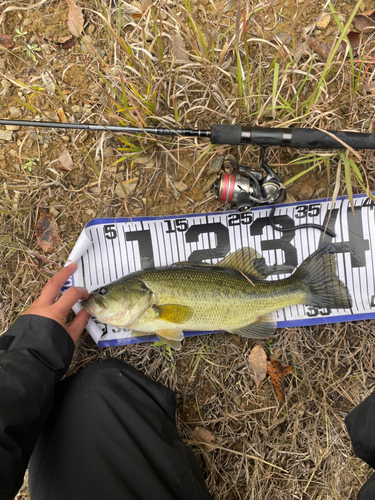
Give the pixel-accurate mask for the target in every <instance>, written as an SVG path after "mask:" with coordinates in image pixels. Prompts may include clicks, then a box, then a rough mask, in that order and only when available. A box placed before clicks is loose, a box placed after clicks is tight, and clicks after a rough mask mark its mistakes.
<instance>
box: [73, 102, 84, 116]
mask: <svg viewBox="0 0 375 500" xmlns="http://www.w3.org/2000/svg"><path fill="white" fill-rule="evenodd" d="M72 111H73V113H77V114H80V113H82V108H81V106H78V105H77V104H75V105H74V106H72Z"/></svg>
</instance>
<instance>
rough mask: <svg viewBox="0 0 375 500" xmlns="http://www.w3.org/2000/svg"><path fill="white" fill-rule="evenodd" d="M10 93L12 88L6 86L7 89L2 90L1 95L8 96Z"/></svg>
mask: <svg viewBox="0 0 375 500" xmlns="http://www.w3.org/2000/svg"><path fill="white" fill-rule="evenodd" d="M9 94H10V89H9V88H8V87H6V88H5V89H3V90H2V91H1V92H0V95H1V96H2V97H7V96H8V95H9Z"/></svg>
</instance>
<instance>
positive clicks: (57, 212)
mask: <svg viewBox="0 0 375 500" xmlns="http://www.w3.org/2000/svg"><path fill="white" fill-rule="evenodd" d="M49 213H50V214H51V215H52V216H53V217H55V219H56V217H57V216H58V215H60V212H59V211H58V210H56V208H55V207H51V208H50V209H49Z"/></svg>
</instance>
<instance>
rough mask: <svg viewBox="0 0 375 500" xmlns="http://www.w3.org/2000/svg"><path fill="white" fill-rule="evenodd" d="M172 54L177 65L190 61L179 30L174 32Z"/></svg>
mask: <svg viewBox="0 0 375 500" xmlns="http://www.w3.org/2000/svg"><path fill="white" fill-rule="evenodd" d="M172 54H173V57H174V59H175V65H176V64H186V63H188V62H190V59H189V55H188V53H187V50H186V47H185V42H184V41H183V39H182V37H181V35H180V33H179V32H178V31H173V32H172Z"/></svg>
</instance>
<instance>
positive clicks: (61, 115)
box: [56, 108, 67, 123]
mask: <svg viewBox="0 0 375 500" xmlns="http://www.w3.org/2000/svg"><path fill="white" fill-rule="evenodd" d="M56 113H57V115H58V117H59V118H60V121H61V123H66V121H67V120H66V116H65V113H64V110H63V109H62V108H58V110H57V111H56Z"/></svg>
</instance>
